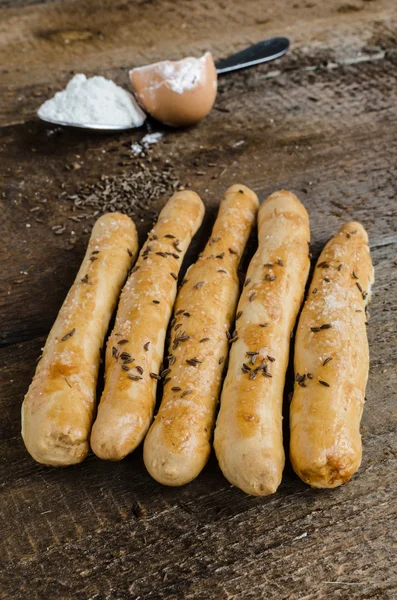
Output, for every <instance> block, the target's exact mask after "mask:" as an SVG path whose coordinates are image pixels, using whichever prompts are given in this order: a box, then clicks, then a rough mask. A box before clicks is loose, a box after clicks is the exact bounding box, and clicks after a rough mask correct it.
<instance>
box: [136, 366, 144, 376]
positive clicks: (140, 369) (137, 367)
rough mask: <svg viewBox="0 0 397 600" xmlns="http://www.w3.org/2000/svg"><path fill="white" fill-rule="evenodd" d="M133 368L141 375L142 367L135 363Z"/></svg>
mask: <svg viewBox="0 0 397 600" xmlns="http://www.w3.org/2000/svg"><path fill="white" fill-rule="evenodd" d="M135 368H136V370H137V371H138V373H140V374H141V375H143V369H142V367H140V366H139V365H137V366H136V367H135Z"/></svg>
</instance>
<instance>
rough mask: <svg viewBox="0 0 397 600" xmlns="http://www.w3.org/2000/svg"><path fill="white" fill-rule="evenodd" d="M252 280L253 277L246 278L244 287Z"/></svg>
mask: <svg viewBox="0 0 397 600" xmlns="http://www.w3.org/2000/svg"><path fill="white" fill-rule="evenodd" d="M250 282H251V279H250V278H249V277H248V279H246V280H245V282H244V286H243V287H247V285H248V284H249V283H250Z"/></svg>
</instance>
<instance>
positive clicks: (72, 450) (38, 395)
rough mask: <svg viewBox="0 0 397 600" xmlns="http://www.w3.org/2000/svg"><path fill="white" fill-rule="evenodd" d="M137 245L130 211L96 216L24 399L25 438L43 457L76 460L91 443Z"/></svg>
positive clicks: (48, 461)
mask: <svg viewBox="0 0 397 600" xmlns="http://www.w3.org/2000/svg"><path fill="white" fill-rule="evenodd" d="M137 252H138V237H137V233H136V229H135V225H134V223H133V222H132V221H131V219H130V218H129V217H127V216H126V215H122V214H119V213H109V214H106V215H103V216H102V217H100V218H99V219H98V220H97V222H96V223H95V225H94V227H93V230H92V234H91V238H90V241H89V243H88V248H87V252H86V255H85V257H84V260H83V262H82V265H81V267H80V270H79V272H78V274H77V277H76V279H75V282H74V283H73V285H72V287H71V289H70V291H69V293H68V295H67V297H66V300H65V302H64V303H63V305H62V308H61V310H60V311H59V314H58V317H57V319H56V321H55V323H54V325H53V327H52V329H51V331H50V334H49V336H48V339H47V342H46V345H45V348H44V351H43V355H42V358H41V360H40V362H39V363H38V365H37V368H36V373H35V376H34V378H33V381H32V383H31V385H30V387H29V390H28V392H27V394H26V396H25V400H24V402H23V405H22V437H23V439H24V442H25V446H26V448H27V450H28V452H29V453H30V454H31V455H32V456H33V458H34V459H35V460H37V461H38V462H40V463H43V464H45V465H52V466H66V465H72V464H74V463H78V462H81V461H82V460H83V459H84V458H85V456H86V454H87V452H88V450H89V445H88V440H89V436H90V432H91V425H92V419H93V414H94V409H95V395H96V383H97V378H98V369H99V363H100V352H101V348H102V345H103V341H104V337H105V334H106V331H107V328H108V326H109V321H110V318H111V316H112V313H113V311H114V309H115V307H116V303H117V299H118V297H119V294H120V290H121V287H122V285H123V283H124V281H125V279H126V277H127V274H128V271H129V269H130V267H131V265H132V264H133V262H134V259H135V258H136V255H137Z"/></svg>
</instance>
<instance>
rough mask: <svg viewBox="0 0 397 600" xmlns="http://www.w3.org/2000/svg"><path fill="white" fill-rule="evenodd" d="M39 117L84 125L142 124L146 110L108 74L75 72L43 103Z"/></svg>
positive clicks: (138, 125) (130, 125)
mask: <svg viewBox="0 0 397 600" xmlns="http://www.w3.org/2000/svg"><path fill="white" fill-rule="evenodd" d="M38 115H39V117H41V118H43V119H50V120H55V121H64V122H66V123H75V124H78V125H82V124H84V123H91V124H93V125H94V124H95V125H113V126H126V127H140V126H141V125H142V123H143V122H144V121H145V118H146V116H145V113H144V112H143V111H142V110H141V109H140V108H139V106H138V104H137V103H136V101H135V99H134V98H133V97H132V95H131V94H129V93H128V92H126V91H125V90H124V89H123V88H121V87H120V86H118V85H116V84H115V83H114V82H113V81H110V80H109V79H105V78H104V77H91V78H89V79H87V77H86V76H85V75H82V74H80V75H75V76H74V77H73V79H71V80H70V81H69V83H68V85H67V86H66V89H65V90H63V91H62V92H57V93H56V94H55V96H54V97H53V98H51V99H50V100H47V101H46V102H44V104H42V105H41V106H40V108H39V110H38Z"/></svg>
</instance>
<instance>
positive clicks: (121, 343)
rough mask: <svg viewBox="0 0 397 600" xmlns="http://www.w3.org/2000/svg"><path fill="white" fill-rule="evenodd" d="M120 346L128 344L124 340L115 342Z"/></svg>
mask: <svg viewBox="0 0 397 600" xmlns="http://www.w3.org/2000/svg"><path fill="white" fill-rule="evenodd" d="M117 343H118V344H119V345H120V346H123V345H124V344H128V340H126V339H124V340H120V341H118V342H117Z"/></svg>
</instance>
